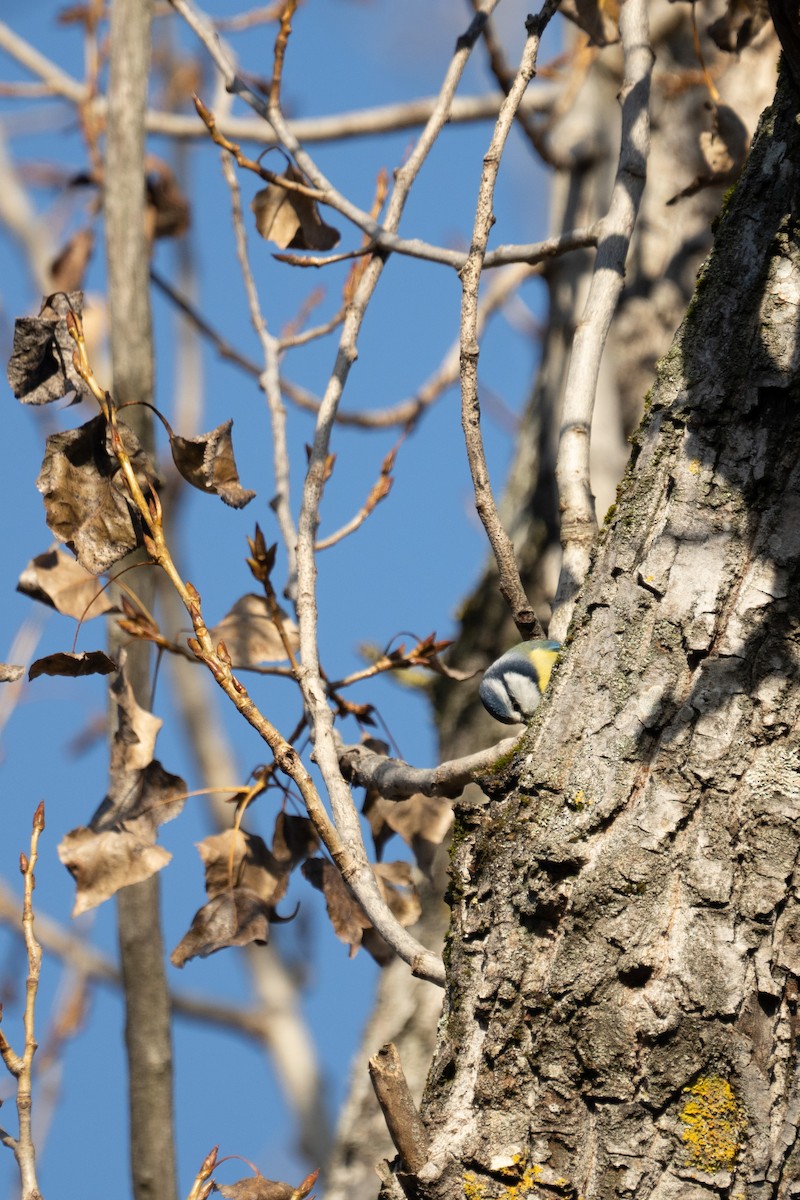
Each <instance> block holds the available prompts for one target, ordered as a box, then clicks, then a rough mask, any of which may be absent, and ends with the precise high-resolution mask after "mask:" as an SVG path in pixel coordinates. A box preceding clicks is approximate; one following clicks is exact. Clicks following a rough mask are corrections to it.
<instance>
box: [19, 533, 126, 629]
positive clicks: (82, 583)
mask: <svg viewBox="0 0 800 1200" xmlns="http://www.w3.org/2000/svg"><path fill="white" fill-rule="evenodd" d="M17 591H18V592H22V594H23V596H30V598H31V599H32V600H39V601H40V602H41V603H42V604H47V605H49V606H50V607H51V608H55V609H56V610H57V611H58V612H60V613H63V614H64V615H65V616H67V617H75V619H76V620H84V621H88V620H91V618H92V617H99V616H102V614H103V613H107V612H113V611H116V610H115V606H114V605H113V604H112V603H111V601H110V600H109V598H108V593H107V592H106V591H104V590H103V589H102V586H101V584H99V583H98V581H97V579H96V577H95V576H94V575H92V573H91V572H90V571H87V570H86V568H85V567H82V566H81V564H80V563H79V562H76V561H75V559H74V558H72V557H70V555H69V554H65V553H64V551H63V550H57V549H56V548H55V547H52V548H51V549H50V550H46V551H45V552H44V554H37V555H36V557H35V558H32V559H31V561H30V562H29V563H28V565H27V567H25V569H24V571H23V572H22V574H21V575H20V577H19V580H18V582H17Z"/></svg>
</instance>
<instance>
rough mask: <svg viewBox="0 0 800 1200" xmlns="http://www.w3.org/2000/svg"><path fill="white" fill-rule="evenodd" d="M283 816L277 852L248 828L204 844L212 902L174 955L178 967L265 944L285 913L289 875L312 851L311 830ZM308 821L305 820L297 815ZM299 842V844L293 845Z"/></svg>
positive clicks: (198, 915)
mask: <svg viewBox="0 0 800 1200" xmlns="http://www.w3.org/2000/svg"><path fill="white" fill-rule="evenodd" d="M282 818H283V814H279V815H278V820H277V822H276V846H275V849H276V852H275V853H273V851H272V850H270V849H269V847H268V846H267V844H266V842H265V841H264V840H263V838H260V837H258V835H257V834H253V833H246V832H245V831H244V830H242V829H227V830H225V832H224V833H218V834H212V835H211V836H210V837H207V838H204V839H203V841H202V842H198V844H197V849H198V851H199V853H200V857H201V858H202V860H203V865H204V867H205V873H206V878H205V886H206V893H207V895H208V897H209V899H208V901H207V902H206V903H205V904H204V905H203V906H202V908H200V909H198V910H197V912H196V913H195V915H194V917H193V918H192V923H191V926H190V928H189V929H188V931H187V932H186V934H184V936H183V937H182V938H181V940H180V942H179V943H178V945H177V946H176V947H175V949H174V950H173V952H172V954H171V955H170V961H171V962H172V963H173V965H174V966H176V967H182V966H183V965H184V964H185V963H186V962H188V961H189V959H191V958H207V957H208V955H209V954H215V953H216V951H217V950H224V949H226V948H227V947H229V946H246V945H249V943H250V942H259V943H265V942H267V941H268V940H269V928H270V924H272V923H273V922H283V921H290V920H293V918H294V916H295V915H296V910H295V913H293V914H292V915H291V916H289V917H281V916H279V915H278V914H277V912H276V911H275V905H276V904H277V903H278V901H279V900H280V899H281V898H282V897H283V895H284V894H285V892H286V888H287V885H288V882H289V875H290V873H291V871H292V868H293V867H294V866H295V865H296V863H297V862H299V861H300V860H301V858H302V857H304V856H305V854H306V852H307V851H309V850H310V845H311V843H310V837H309V834H308V831H307V830H306V829H304V828H303V827H302V826H301V825H298V826H290V827H288V828H287V826H286V824H285V821H284V820H282ZM294 820H296V821H298V822H302V821H303V820H304V818H300V817H298V818H294ZM290 843H293V846H290Z"/></svg>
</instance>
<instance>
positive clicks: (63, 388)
mask: <svg viewBox="0 0 800 1200" xmlns="http://www.w3.org/2000/svg"><path fill="white" fill-rule="evenodd" d="M82 309H83V293H82V292H70V293H69V294H65V293H64V292H56V293H54V294H53V295H52V296H48V297H47V298H46V299H45V300H44V301H43V302H42V307H41V308H40V310H39V315H38V316H37V317H20V318H18V320H17V321H15V322H14V346H13V349H12V351H11V358H10V359H9V361H8V372H7V373H8V382H9V383H10V384H11V390H12V391H13V393H14V395H15V396H16V397H17V399H18V400H21V401H22V403H23V404H50V403H52V401H54V400H60V399H62V397H63V396H67V395H68V394H69V393H70V392H74V393H75V400H80V399H82V397H84V396H90V395H91V392H90V390H89V388H88V386H87V385H86V384H85V383H84V382H83V380H82V379H81V377H80V375H79V374H78V372H77V371H76V370H75V366H74V364H73V361H72V355H73V352H74V350H75V343H74V342H73V340H72V338H71V337H70V335H69V333H68V332H67V322H66V317H67V313H68V312H74V313H76V314H77V315H78V316H80V315H81V312H82Z"/></svg>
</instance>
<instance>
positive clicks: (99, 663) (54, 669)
mask: <svg viewBox="0 0 800 1200" xmlns="http://www.w3.org/2000/svg"><path fill="white" fill-rule="evenodd" d="M116 669H117V664H116V663H115V662H114V661H113V659H110V658H109V657H108V655H107V654H105V653H104V652H103V651H102V650H84V651H83V653H82V654H68V653H67V652H66V651H58V652H57V653H56V654H46V655H45V657H44V658H37V659H36V661H35V662H32V663H31V665H30V669H29V670H28V679H31V680H33V679H38V678H39V676H40V675H68V676H70V677H71V678H73V679H77V678H78V676H80V675H110V674H111V673H112V671H116Z"/></svg>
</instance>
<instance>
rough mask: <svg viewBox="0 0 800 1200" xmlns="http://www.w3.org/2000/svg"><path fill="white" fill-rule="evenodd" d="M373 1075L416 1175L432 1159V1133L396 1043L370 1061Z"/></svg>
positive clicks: (404, 1156) (380, 1100)
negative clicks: (406, 1073)
mask: <svg viewBox="0 0 800 1200" xmlns="http://www.w3.org/2000/svg"><path fill="white" fill-rule="evenodd" d="M369 1076H370V1079H371V1080H372V1086H373V1088H374V1089H375V1095H376V1097H377V1099H378V1103H379V1104H380V1106H381V1111H382V1112H383V1116H384V1120H385V1121H386V1127H387V1129H388V1130H389V1133H390V1135H391V1138H392V1141H393V1142H394V1144H395V1148H396V1149H397V1152H398V1154H399V1155H400V1157H401V1158H402V1159H403V1162H404V1163H405V1165H406V1167H407V1168H408V1170H409V1171H411V1173H412V1174H416V1173H417V1172H418V1171H421V1170H422V1168H423V1167H424V1166H425V1163H426V1162H427V1161H428V1148H429V1144H428V1132H427V1130H426V1128H425V1124H424V1122H423V1120H422V1117H421V1116H420V1115H419V1113H418V1112H417V1106H416V1104H415V1103H414V1100H413V1097H412V1095H411V1092H410V1091H409V1088H408V1083H407V1082H406V1077H405V1075H404V1074H403V1066H402V1063H401V1062H400V1055H399V1054H398V1053H397V1047H396V1046H395V1045H394V1044H393V1043H392V1042H389V1043H388V1044H387V1045H386V1046H382V1047H381V1049H380V1050H379V1051H378V1053H377V1054H375V1055H373V1057H372V1058H371V1059H370V1060H369Z"/></svg>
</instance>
